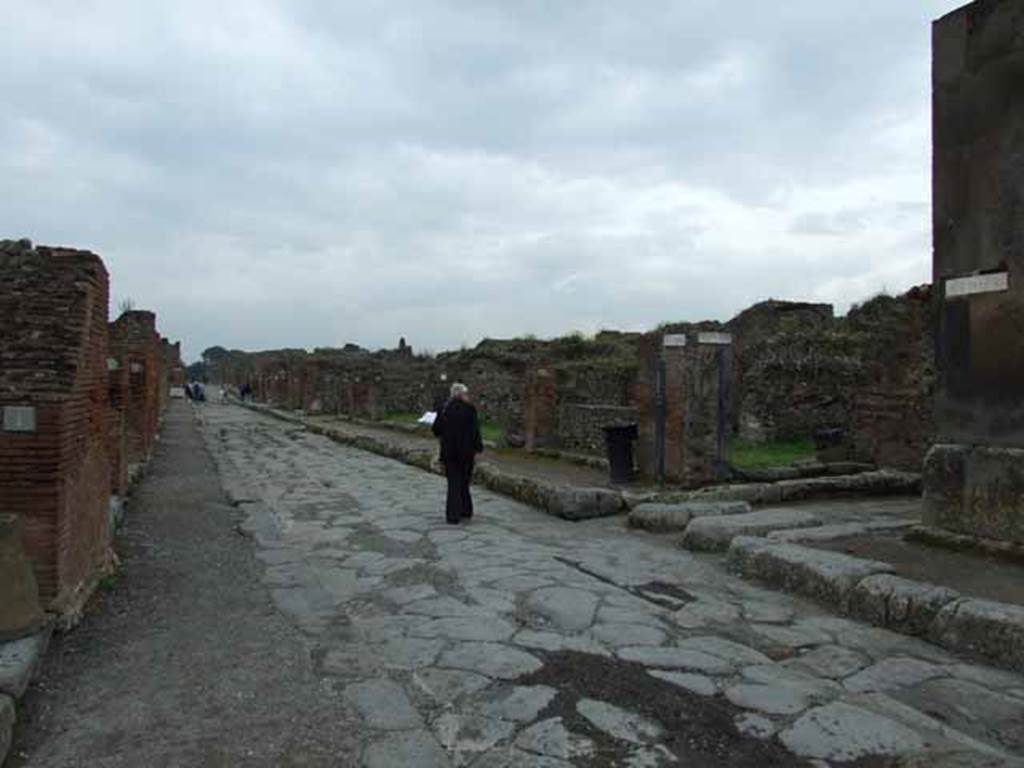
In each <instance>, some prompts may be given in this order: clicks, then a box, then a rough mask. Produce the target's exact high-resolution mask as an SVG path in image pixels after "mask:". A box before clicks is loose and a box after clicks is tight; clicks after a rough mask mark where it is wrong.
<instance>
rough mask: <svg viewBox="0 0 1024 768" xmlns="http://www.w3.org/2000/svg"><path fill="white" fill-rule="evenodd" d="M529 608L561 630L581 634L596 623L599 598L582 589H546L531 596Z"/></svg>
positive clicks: (528, 603) (539, 590) (528, 601)
mask: <svg viewBox="0 0 1024 768" xmlns="http://www.w3.org/2000/svg"><path fill="white" fill-rule="evenodd" d="M527 606H528V607H529V608H530V609H531V610H533V611H534V612H536V613H539V614H540V615H541V616H544V617H545V618H546V619H548V620H549V621H550V622H551V623H552V624H554V625H555V626H557V627H558V628H559V629H563V630H565V631H567V632H579V631H581V630H584V629H586V628H587V627H589V626H590V625H591V623H592V622H593V621H594V612H595V611H596V610H597V597H595V596H594V595H593V594H592V593H590V592H587V591H585V590H582V589H570V588H567V587H545V588H542V589H538V590H536V591H535V592H533V593H531V594H530V596H529V598H528V599H527Z"/></svg>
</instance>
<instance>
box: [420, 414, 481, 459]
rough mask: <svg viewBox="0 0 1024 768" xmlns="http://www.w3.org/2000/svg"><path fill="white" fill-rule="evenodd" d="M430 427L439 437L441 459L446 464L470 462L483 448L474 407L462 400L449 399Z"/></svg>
mask: <svg viewBox="0 0 1024 768" xmlns="http://www.w3.org/2000/svg"><path fill="white" fill-rule="evenodd" d="M431 429H432V430H433V432H434V434H435V435H437V436H438V437H439V438H441V461H443V462H445V463H446V464H447V463H449V462H450V463H452V464H471V463H472V462H473V457H474V456H476V454H478V453H480V452H481V451H483V449H484V442H483V440H482V439H481V437H480V422H479V421H478V419H477V415H476V408H474V407H473V406H472V405H470V404H469V403H467V402H465V401H463V400H449V401H448V404H447V405H446V406H445V407H444V408H443V409H442V410H441V412H440V413H439V414H437V419H435V421H434V426H433V427H432V428H431Z"/></svg>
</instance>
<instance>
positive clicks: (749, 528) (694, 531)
mask: <svg viewBox="0 0 1024 768" xmlns="http://www.w3.org/2000/svg"><path fill="white" fill-rule="evenodd" d="M816 525H821V518H819V517H818V516H817V515H813V514H811V513H810V512H805V511H804V510H801V509H762V510H759V511H757V512H748V513H746V514H742V515H725V516H721V517H698V518H696V519H694V520H692V521H691V522H690V524H689V525H688V526H686V533H684V534H683V540H682V545H683V547H685V548H686V549H690V550H693V551H695V552H724V551H725V550H727V549H728V548H729V544H730V543H731V542H732V540H733V539H734V538H736V537H737V536H764V535H766V534H768V533H771V532H772V531H779V530H788V529H790V528H811V527H814V526H816Z"/></svg>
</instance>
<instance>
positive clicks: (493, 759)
mask: <svg viewBox="0 0 1024 768" xmlns="http://www.w3.org/2000/svg"><path fill="white" fill-rule="evenodd" d="M472 768H573V764H572V763H570V762H569V761H567V760H560V759H559V758H557V757H546V756H545V755H538V754H534V753H533V752H525V751H523V750H521V749H518V748H517V747H498V748H497V749H493V750H491V751H490V752H488V753H487V754H485V755H483V756H481V757H479V758H477V759H476V761H475V762H474V763H473V765H472Z"/></svg>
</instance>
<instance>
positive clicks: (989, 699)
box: [890, 678, 1024, 752]
mask: <svg viewBox="0 0 1024 768" xmlns="http://www.w3.org/2000/svg"><path fill="white" fill-rule="evenodd" d="M890 696H892V697H893V698H895V699H897V700H899V701H901V702H903V703H904V704H908V705H910V706H911V707H912V708H913V709H914V710H915V711H917V712H921V713H924V714H925V715H928V716H931V717H933V718H935V719H937V720H939V721H941V722H942V723H946V724H948V725H949V726H951V727H953V728H955V729H956V730H958V731H961V732H962V733H965V734H967V735H969V736H972V737H974V738H976V739H980V740H982V741H984V742H988V743H994V744H1001V745H1002V746H1003V747H1005V748H1006V749H1008V750H1010V751H1012V752H1024V701H1021V700H1020V699H1018V698H1016V697H1013V696H1006V695H1004V694H1002V693H999V692H997V691H992V690H989V689H988V688H985V687H983V686H981V685H977V684H976V683H971V682H968V681H966V680H958V679H956V678H941V679H933V680H928V681H926V682H923V683H921V684H920V685H917V686H915V687H914V688H908V689H904V690H900V691H895V692H892V693H890Z"/></svg>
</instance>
